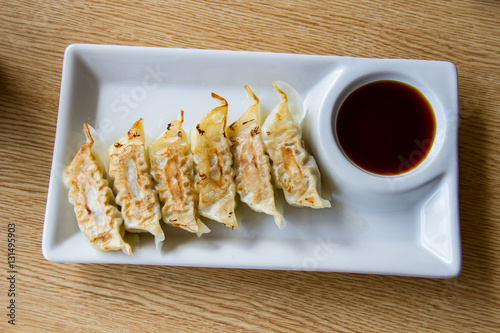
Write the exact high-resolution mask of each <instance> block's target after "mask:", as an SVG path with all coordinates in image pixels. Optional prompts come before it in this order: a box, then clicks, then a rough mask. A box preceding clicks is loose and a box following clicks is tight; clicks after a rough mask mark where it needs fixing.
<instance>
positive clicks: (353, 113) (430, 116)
mask: <svg viewBox="0 0 500 333" xmlns="http://www.w3.org/2000/svg"><path fill="white" fill-rule="evenodd" d="M334 126H335V125H334ZM336 130H337V139H338V141H339V144H340V146H341V147H342V150H343V151H344V154H345V155H346V156H347V157H348V158H349V159H350V160H351V161H352V162H353V163H354V164H356V165H358V166H359V167H361V168H362V169H365V170H366V171H368V172H371V173H374V174H378V175H384V176H393V175H399V174H402V173H405V172H407V171H410V170H412V169H413V168H415V167H416V166H418V165H419V164H420V163H421V162H422V161H423V160H424V159H425V157H426V156H427V154H428V153H429V150H430V149H431V146H432V142H433V141H434V137H435V134H436V119H435V116H434V111H433V110H432V106H431V104H430V103H429V102H428V101H427V99H426V98H425V96H424V95H423V94H422V93H421V92H420V91H419V90H418V89H416V88H415V87H413V86H411V85H409V84H406V83H402V82H399V81H392V80H382V81H375V82H371V83H368V84H366V85H363V86H361V87H359V88H358V89H356V90H355V91H353V92H352V93H351V94H350V95H349V96H348V97H347V98H346V99H345V100H344V102H343V103H342V105H341V107H340V109H339V112H338V115H337V120H336Z"/></svg>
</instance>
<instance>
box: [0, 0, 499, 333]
mask: <svg viewBox="0 0 500 333" xmlns="http://www.w3.org/2000/svg"><path fill="white" fill-rule="evenodd" d="M70 3H71V4H70ZM0 8H1V9H0V22H1V24H0V115H1V117H0V129H1V130H0V138H1V147H0V151H1V158H0V166H1V173H0V179H1V181H0V190H1V197H0V208H1V209H0V221H1V226H0V235H1V237H0V240H1V241H0V244H1V246H0V253H1V256H2V258H4V259H3V261H2V262H3V263H2V265H1V267H2V270H1V271H2V273H1V274H0V276H1V279H0V280H1V281H3V282H0V306H1V308H2V309H3V310H2V311H0V318H2V319H0V331H13V330H14V329H16V330H19V331H26V332H42V331H48V332H56V331H66V332H75V331H91V332H97V331H102V332H122V331H123V332H125V331H130V332H132V331H136V332H141V331H142V332H153V331H185V332H193V331H217V332H234V331H246V332H258V331H281V332H289V331H296V332H305V331H311V332H316V331H323V332H329V331H343V332H344V331H357V332H367V331H375V332H380V331H395V332H409V331H413V332H424V331H425V332H435V331H459V332H492V331H493V330H494V328H496V329H498V328H499V327H500V209H499V208H498V207H499V206H498V203H499V199H500V189H499V183H498V182H499V180H500V176H499V172H498V163H500V148H499V143H500V3H499V2H498V1H496V0H491V1H479V0H469V1H446V2H445V1H442V2H436V1H427V0H421V1H417V2H415V4H411V3H410V1H359V2H354V1H353V2H351V1H346V0H339V1H326V0H325V1H321V0H312V1H272V2H271V1H260V0H257V1H251V2H248V1H235V2H228V1H204V2H202V1H199V2H196V1H153V0H151V1H128V2H126V3H125V2H124V4H113V3H108V2H104V1H81V0H77V1H72V2H69V1H68V2H61V3H60V2H59V1H50V0H49V1H40V0H34V1H33V0H32V1H25V0H16V1H8V0H1V1H0ZM71 43H99V44H122V45H145V46H164V47H182V48H203V49H229V50H251V51H272V52H290V53H305V54H329V55H348V56H359V57H375V58H416V59H437V60H447V61H451V62H453V63H455V64H456V65H457V67H458V75H459V95H460V128H459V131H460V134H459V152H460V212H461V232H462V242H463V245H462V250H463V269H462V273H461V275H460V276H459V277H458V278H455V279H448V280H439V279H423V278H409V277H394V276H369V275H356V274H337V273H317V272H301V271H295V272H294V271H265V270H237V269H211V268H184V267H153V266H134V265H94V264H55V263H51V262H48V261H46V260H45V259H44V258H43V256H42V253H41V238H42V226H43V218H44V211H45V200H46V194H47V186H48V180H49V173H50V165H51V158H52V149H53V143H54V134H55V127H56V117H57V109H58V98H59V88H60V78H61V65H62V63H61V62H62V57H63V52H64V49H65V47H66V46H67V45H68V44H71ZM12 223H14V224H15V226H16V234H15V236H16V243H15V244H16V263H15V264H16V266H15V267H16V269H17V275H16V281H15V293H16V297H15V300H16V303H15V305H16V317H15V324H16V325H15V327H14V326H12V325H11V324H8V322H7V321H8V320H9V318H8V317H7V316H6V315H7V314H8V312H9V309H6V306H9V303H8V302H9V299H10V297H8V290H9V288H10V282H9V281H8V280H7V278H8V277H9V275H8V272H7V271H8V265H7V256H8V243H7V232H8V225H9V224H12ZM116 277H119V279H116Z"/></svg>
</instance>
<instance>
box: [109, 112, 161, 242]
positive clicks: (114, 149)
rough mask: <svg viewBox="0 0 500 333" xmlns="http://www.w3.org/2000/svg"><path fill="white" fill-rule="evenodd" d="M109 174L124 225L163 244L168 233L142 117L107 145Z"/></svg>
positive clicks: (127, 228) (128, 229)
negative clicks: (154, 184) (162, 219)
mask: <svg viewBox="0 0 500 333" xmlns="http://www.w3.org/2000/svg"><path fill="white" fill-rule="evenodd" d="M108 155H109V175H110V178H111V180H112V181H113V189H114V191H115V193H116V202H117V203H118V204H119V205H120V206H121V210H122V215H123V220H124V221H125V229H126V230H127V231H129V232H149V233H151V234H153V235H154V236H155V243H156V247H157V248H160V247H161V244H162V242H163V240H164V239H165V236H164V234H163V230H162V228H161V226H160V218H161V213H160V204H159V202H158V197H157V194H156V191H155V190H154V189H153V182H152V181H151V177H150V175H149V161H148V159H147V155H146V148H145V138H144V127H143V123H142V118H141V119H139V120H138V121H137V122H136V123H135V124H134V125H133V126H132V128H130V130H129V131H128V132H127V133H126V134H125V135H124V136H123V137H122V138H121V139H120V140H118V141H117V142H115V143H114V144H113V145H111V146H110V147H109V149H108Z"/></svg>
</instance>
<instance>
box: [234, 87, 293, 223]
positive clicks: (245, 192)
mask: <svg viewBox="0 0 500 333" xmlns="http://www.w3.org/2000/svg"><path fill="white" fill-rule="evenodd" d="M245 89H246V90H247V93H248V96H249V97H250V98H251V99H252V100H253V102H254V104H253V105H251V106H250V107H249V108H248V110H247V111H246V112H245V113H244V114H243V115H242V116H241V117H240V119H238V120H237V121H236V122H234V123H232V124H231V125H229V127H228V128H227V135H228V138H229V140H230V141H231V143H232V145H231V152H232V153H233V163H234V165H233V167H234V170H235V171H236V177H235V182H236V191H237V192H238V194H239V196H240V199H241V201H242V202H244V203H246V204H247V205H248V206H249V207H250V208H251V209H253V210H254V211H256V212H260V213H265V214H268V215H272V216H273V217H274V221H275V222H276V224H277V225H278V227H279V228H280V229H281V228H283V227H284V226H285V220H284V219H283V216H282V215H281V214H280V213H279V212H278V211H277V210H276V203H275V201H274V188H273V185H272V184H271V173H270V172H271V165H270V163H269V157H268V156H267V155H266V148H265V146H264V142H263V141H262V137H261V135H260V117H259V99H258V98H257V96H255V94H254V93H253V91H252V89H251V88H250V87H249V86H248V85H246V86H245Z"/></svg>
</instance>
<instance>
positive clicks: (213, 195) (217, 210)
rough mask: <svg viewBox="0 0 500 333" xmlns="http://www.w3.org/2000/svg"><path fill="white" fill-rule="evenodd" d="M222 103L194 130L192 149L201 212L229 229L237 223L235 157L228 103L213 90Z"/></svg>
mask: <svg viewBox="0 0 500 333" xmlns="http://www.w3.org/2000/svg"><path fill="white" fill-rule="evenodd" d="M212 97H213V98H215V99H217V100H218V101H219V102H220V103H221V105H220V106H218V107H216V108H214V109H213V110H212V111H210V112H209V113H208V114H206V115H205V116H204V117H203V118H202V119H201V120H200V122H199V123H198V124H197V125H195V127H193V129H192V130H191V151H192V152H193V156H194V162H195V163H196V165H197V169H198V170H197V173H196V174H195V180H196V183H195V188H196V190H197V191H198V193H199V207H198V209H199V213H200V215H202V216H205V217H207V218H209V219H212V220H215V221H218V222H220V223H222V224H224V225H226V226H228V227H230V228H235V227H237V226H238V222H237V220H236V216H235V212H234V209H235V207H236V199H235V196H236V185H235V183H234V173H233V168H232V164H233V158H232V155H231V151H230V148H229V146H230V144H229V140H228V139H227V137H226V121H227V108H228V107H227V102H226V100H225V99H224V98H222V97H220V96H218V95H217V94H214V93H212Z"/></svg>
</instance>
